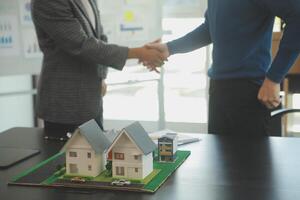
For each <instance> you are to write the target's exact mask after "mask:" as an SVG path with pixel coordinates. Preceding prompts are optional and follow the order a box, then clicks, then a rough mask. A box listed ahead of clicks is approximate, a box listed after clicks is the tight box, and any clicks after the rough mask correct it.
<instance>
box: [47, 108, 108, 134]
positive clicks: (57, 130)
mask: <svg viewBox="0 0 300 200" xmlns="http://www.w3.org/2000/svg"><path fill="white" fill-rule="evenodd" d="M95 121H96V122H97V124H98V125H99V127H100V128H101V129H102V130H103V125H102V124H103V120H102V114H101V116H100V115H99V116H98V117H96V118H95ZM80 125H81V124H63V123H57V122H49V121H44V131H45V136H47V137H48V138H49V139H58V140H67V139H68V137H67V133H71V134H72V133H73V132H74V131H75V130H76V129H77V128H78V127H79V126H80Z"/></svg>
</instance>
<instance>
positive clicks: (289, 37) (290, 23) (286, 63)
mask: <svg viewBox="0 0 300 200" xmlns="http://www.w3.org/2000/svg"><path fill="white" fill-rule="evenodd" d="M255 1H256V3H257V5H259V7H260V8H262V10H263V12H268V13H269V14H270V15H272V16H278V17H280V18H281V19H283V20H284V21H285V23H286V27H285V29H284V33H283V38H282V40H281V43H280V46H279V50H278V53H277V55H276V57H275V59H274V60H273V63H272V65H271V67H270V69H269V71H268V73H267V78H268V79H270V80H271V81H273V82H276V83H280V82H281V81H282V79H283V77H284V76H285V75H286V74H287V72H288V71H289V69H290V68H291V66H292V65H293V64H294V62H295V60H296V59H297V57H298V55H299V52H300V39H299V36H300V1H299V0H255Z"/></svg>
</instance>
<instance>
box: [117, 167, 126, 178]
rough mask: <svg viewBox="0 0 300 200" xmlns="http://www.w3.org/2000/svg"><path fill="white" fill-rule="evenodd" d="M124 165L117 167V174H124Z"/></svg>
mask: <svg viewBox="0 0 300 200" xmlns="http://www.w3.org/2000/svg"><path fill="white" fill-rule="evenodd" d="M124 171H125V170H124V167H116V174H117V176H124V175H125V174H124Z"/></svg>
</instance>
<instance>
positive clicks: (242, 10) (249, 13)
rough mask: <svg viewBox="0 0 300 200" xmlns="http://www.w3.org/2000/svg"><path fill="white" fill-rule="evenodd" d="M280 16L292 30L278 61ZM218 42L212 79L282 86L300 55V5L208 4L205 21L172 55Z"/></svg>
mask: <svg viewBox="0 0 300 200" xmlns="http://www.w3.org/2000/svg"><path fill="white" fill-rule="evenodd" d="M275 16H279V17H280V18H282V19H283V20H284V21H285V23H286V27H285V30H284V34H283V38H282V41H281V44H280V48H279V52H278V54H277V56H276V57H275V59H274V61H273V62H272V58H271V51H270V49H271V43H272V32H273V25H274V19H275ZM210 43H213V53H212V58H213V63H212V66H211V67H210V69H209V71H208V74H209V76H210V77H211V78H212V79H232V78H253V79H257V80H263V79H264V78H265V77H268V78H269V79H271V80H272V81H274V82H278V83H279V82H281V81H282V79H283V78H284V76H285V75H286V74H287V72H288V70H289V69H290V67H291V66H292V65H293V63H294V62H295V60H296V59H297V57H298V55H299V52H300V0H208V9H207V12H206V14H205V22H204V23H203V24H201V25H200V26H199V27H197V28H196V29H195V30H194V31H192V32H190V33H188V34H187V35H185V36H184V37H182V38H179V39H177V40H174V41H171V42H169V43H167V45H168V48H169V51H170V53H171V54H175V53H185V52H188V51H192V50H195V49H198V48H200V47H203V46H206V45H208V44H210Z"/></svg>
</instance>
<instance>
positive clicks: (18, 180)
mask: <svg viewBox="0 0 300 200" xmlns="http://www.w3.org/2000/svg"><path fill="white" fill-rule="evenodd" d="M190 154H191V152H190V151H177V153H176V155H177V157H176V160H175V162H172V163H160V162H157V161H154V162H153V168H154V170H153V172H152V173H151V174H150V175H148V176H147V177H146V178H145V179H143V180H130V179H129V180H130V181H132V183H141V184H143V185H144V186H143V188H141V189H140V191H144V192H151V193H153V192H155V191H156V190H157V189H158V188H159V187H160V186H161V185H162V184H163V183H164V182H165V181H166V180H167V179H168V177H169V176H171V175H172V173H174V172H175V170H176V169H177V168H178V167H179V166H180V165H181V164H182V163H183V162H184V161H185V160H186V159H187V158H188V156H189V155H190ZM63 155H64V154H62V153H59V154H56V155H54V156H53V157H51V158H49V159H47V160H45V161H43V162H41V163H39V164H37V165H36V166H33V167H32V168H31V169H29V170H26V171H25V172H23V173H20V174H19V175H17V176H16V177H15V178H13V180H12V182H11V183H10V184H12V185H14V184H15V185H25V186H26V185H31V186H32V183H34V184H35V186H39V185H40V186H51V185H52V186H54V187H55V182H56V181H57V180H58V179H67V180H68V179H71V178H72V176H64V172H65V168H61V169H60V170H58V171H57V170H53V163H54V162H57V161H56V160H59V159H61V160H63V159H62V157H61V156H63ZM59 162H61V161H59ZM51 163H52V164H51ZM56 164H57V163H55V165H56ZM60 164H63V163H60ZM51 165H52V166H51ZM50 166H51V167H50ZM49 170H50V172H51V171H52V174H51V173H50V174H49V175H48V177H45V178H43V179H42V180H41V181H39V182H35V181H33V179H32V177H40V176H41V175H42V174H45V172H46V171H49ZM40 174H41V175H40ZM115 179H116V178H112V177H107V176H106V171H104V172H102V173H101V174H100V175H99V176H97V177H95V178H92V177H87V180H88V181H97V182H112V181H113V180H115ZM83 187H84V185H83ZM99 189H101V188H99Z"/></svg>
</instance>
